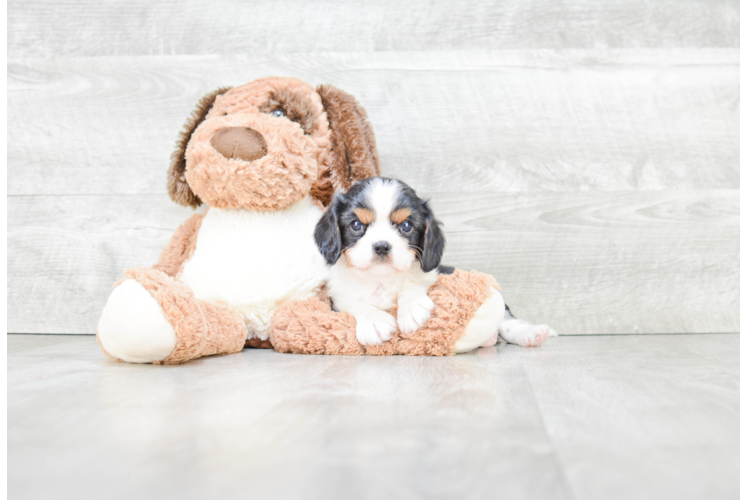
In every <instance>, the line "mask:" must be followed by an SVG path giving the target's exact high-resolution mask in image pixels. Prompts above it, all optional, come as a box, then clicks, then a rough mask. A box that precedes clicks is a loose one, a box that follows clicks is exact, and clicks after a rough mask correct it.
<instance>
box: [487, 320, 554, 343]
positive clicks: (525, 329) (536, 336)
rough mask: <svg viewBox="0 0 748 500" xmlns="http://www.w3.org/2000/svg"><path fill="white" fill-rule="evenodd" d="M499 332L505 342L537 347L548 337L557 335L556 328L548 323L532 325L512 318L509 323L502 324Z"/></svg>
mask: <svg viewBox="0 0 748 500" xmlns="http://www.w3.org/2000/svg"><path fill="white" fill-rule="evenodd" d="M500 333H501V336H502V337H503V338H504V340H506V341H507V342H510V343H512V344H517V345H521V346H522V347H539V346H540V345H541V344H542V343H543V342H545V341H546V340H548V338H549V337H557V336H558V333H556V330H554V329H553V328H551V327H549V326H548V325H532V324H530V323H527V322H525V321H521V320H514V321H512V322H511V324H509V325H502V328H501V332H500Z"/></svg>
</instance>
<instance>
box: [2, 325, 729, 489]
mask: <svg viewBox="0 0 748 500" xmlns="http://www.w3.org/2000/svg"><path fill="white" fill-rule="evenodd" d="M738 441H739V336H738V335H736V334H732V335H730V334H722V335H720V334H714V335H693V334H692V335H648V336H645V335H639V336H631V335H629V336H568V337H559V338H555V339H551V340H550V341H549V342H547V343H546V344H545V345H543V347H541V348H538V349H526V348H520V347H517V346H511V345H500V346H497V347H494V348H487V349H479V350H477V351H474V352H473V353H470V354H465V355H458V356H454V357H449V358H407V357H393V358H359V357H337V356H329V357H325V356H295V355H287V354H278V353H275V352H272V351H258V350H245V351H243V352H242V353H239V354H234V355H229V356H223V357H213V358H204V359H201V360H197V361H194V362H190V363H188V364H186V365H180V366H166V367H165V366H151V365H128V364H124V363H115V362H111V361H108V360H106V359H105V358H104V356H103V354H102V353H101V352H100V350H99V348H98V346H97V344H96V341H95V339H94V338H93V337H91V336H60V335H57V336H50V335H47V336H41V335H39V336H37V335H10V336H8V493H9V497H10V498H13V499H18V500H21V499H34V500H36V499H39V498H59V499H66V498H71V499H72V498H75V499H79V498H107V499H119V498H122V499H132V498H142V499H150V498H174V499H182V500H185V499H191V498H195V499H197V498H227V499H229V498H307V499H314V498H324V499H333V498H341V499H343V498H345V499H349V498H362V499H365V498H371V499H376V498H393V499H399V498H403V499H411V498H460V499H483V498H505V499H513V498H517V499H520V498H521V499H544V500H545V499H554V498H563V499H567V500H574V499H580V500H582V499H589V500H599V499H627V500H628V499H632V498H636V499H656V500H668V499H678V500H685V499H699V500H701V499H707V498H708V499H710V500H719V499H732V498H737V496H738V490H739V471H738V457H739V442H738Z"/></svg>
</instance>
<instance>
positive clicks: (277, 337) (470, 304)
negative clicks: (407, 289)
mask: <svg viewBox="0 0 748 500" xmlns="http://www.w3.org/2000/svg"><path fill="white" fill-rule="evenodd" d="M491 288H496V289H498V288H499V287H498V284H497V283H496V280H494V278H493V277H491V276H489V275H486V274H483V273H479V272H477V271H470V272H465V271H460V270H456V271H455V272H454V273H453V274H451V275H445V274H442V275H440V276H439V277H438V278H437V280H436V283H434V284H433V285H432V286H431V288H430V289H429V296H430V297H431V299H432V300H433V301H434V311H433V313H432V316H431V318H430V319H429V320H428V321H427V322H426V324H425V325H423V327H422V328H421V329H419V330H417V331H416V332H414V333H411V334H407V335H406V334H401V333H399V332H398V333H395V335H393V337H392V339H391V340H390V341H388V342H385V343H384V344H382V345H378V346H363V345H361V344H360V343H359V342H358V340H357V339H356V320H355V319H354V318H353V316H352V315H350V314H348V313H346V312H340V313H339V312H334V311H332V310H331V309H330V305H329V304H328V303H325V302H323V301H321V300H319V299H316V298H312V299H306V300H300V301H296V302H289V303H288V304H285V305H284V306H283V307H281V308H280V309H279V310H278V311H276V312H275V315H273V322H272V325H271V329H270V341H271V342H272V343H273V348H275V350H276V351H279V352H290V353H296V354H343V355H349V356H353V355H356V356H360V355H364V354H368V355H377V356H383V355H393V354H404V355H411V356H449V355H451V354H452V351H453V348H454V345H455V343H456V342H457V341H458V340H459V339H460V338H461V337H462V336H463V334H464V333H465V328H466V327H467V324H468V323H469V322H470V320H471V319H472V318H473V316H474V315H475V312H476V311H477V310H478V308H479V307H480V306H481V304H483V302H484V301H485V300H486V299H487V298H488V297H489V295H490V293H491ZM392 313H393V314H395V315H396V314H397V310H396V309H395V310H393V311H392Z"/></svg>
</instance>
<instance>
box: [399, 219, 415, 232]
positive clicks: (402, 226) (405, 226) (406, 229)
mask: <svg viewBox="0 0 748 500" xmlns="http://www.w3.org/2000/svg"><path fill="white" fill-rule="evenodd" d="M400 230H401V231H402V232H404V233H409V232H411V231H412V230H413V224H412V223H411V222H410V221H409V220H406V221H405V222H403V223H402V224H400Z"/></svg>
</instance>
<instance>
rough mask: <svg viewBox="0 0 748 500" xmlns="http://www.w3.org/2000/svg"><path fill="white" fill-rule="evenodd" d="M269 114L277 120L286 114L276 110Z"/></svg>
mask: <svg viewBox="0 0 748 500" xmlns="http://www.w3.org/2000/svg"><path fill="white" fill-rule="evenodd" d="M270 114H271V115H273V116H275V117H277V118H282V117H284V116H286V113H284V112H283V110H282V109H276V110H275V111H273V112H272V113H270Z"/></svg>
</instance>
